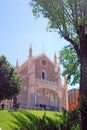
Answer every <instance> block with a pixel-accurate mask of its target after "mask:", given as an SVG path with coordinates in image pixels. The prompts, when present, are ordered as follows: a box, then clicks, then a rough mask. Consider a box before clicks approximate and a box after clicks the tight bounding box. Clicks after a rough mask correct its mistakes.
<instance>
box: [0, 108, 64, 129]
mask: <svg viewBox="0 0 87 130" xmlns="http://www.w3.org/2000/svg"><path fill="white" fill-rule="evenodd" d="M20 111H21V112H20ZM23 111H24V113H25V111H26V113H29V115H30V117H31V118H32V122H33V124H34V127H33V128H36V127H40V126H39V125H38V124H36V123H34V122H35V121H36V122H37V120H36V119H37V118H39V119H42V117H43V116H44V113H45V111H38V110H18V111H12V110H11V111H8V110H0V128H2V130H13V129H15V130H16V129H19V130H20V128H19V126H20V124H21V122H22V121H21V120H25V121H28V123H32V122H31V121H30V120H29V119H27V116H26V115H25V114H23ZM13 114H14V115H16V117H17V118H18V120H19V121H18V120H17V119H16V118H15V117H14V116H13ZM56 114H57V117H56V116H55V115H56ZM60 115H62V113H61V112H58V113H57V112H51V111H46V115H45V116H46V118H47V117H48V118H50V119H52V122H53V124H54V121H57V120H60ZM18 116H19V117H18ZM20 117H22V119H20ZM33 117H36V118H35V119H34V118H33ZM39 119H38V120H39ZM33 120H34V121H33ZM20 121H21V122H20ZM24 123H26V122H24ZM24 123H23V125H24ZM49 123H51V122H49ZM55 123H56V122H55ZM33 124H31V126H32V125H33ZM37 125H38V126H37ZM57 125H58V123H57ZM48 127H49V126H48ZM48 127H47V128H48ZM31 130H32V129H31ZM33 130H34V129H33Z"/></svg>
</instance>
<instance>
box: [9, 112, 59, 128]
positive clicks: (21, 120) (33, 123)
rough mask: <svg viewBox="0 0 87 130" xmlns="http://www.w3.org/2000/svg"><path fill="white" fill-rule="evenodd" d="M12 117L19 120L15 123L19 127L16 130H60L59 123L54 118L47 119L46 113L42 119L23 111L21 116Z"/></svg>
mask: <svg viewBox="0 0 87 130" xmlns="http://www.w3.org/2000/svg"><path fill="white" fill-rule="evenodd" d="M12 115H13V116H14V117H15V118H16V120H17V121H16V122H14V123H16V125H18V126H19V128H18V129H16V130H20V129H21V130H53V129H55V130H58V127H59V125H58V121H57V122H56V121H55V120H53V119H52V118H50V117H47V116H46V113H44V115H43V116H42V117H38V116H36V115H34V114H31V113H29V112H28V111H26V110H21V111H20V113H19V115H15V114H14V113H12ZM55 122H56V123H55ZM13 129H14V128H13Z"/></svg>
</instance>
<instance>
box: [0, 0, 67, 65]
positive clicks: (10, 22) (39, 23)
mask: <svg viewBox="0 0 87 130" xmlns="http://www.w3.org/2000/svg"><path fill="white" fill-rule="evenodd" d="M29 2H30V0H1V1H0V55H5V56H6V57H7V60H8V61H9V62H10V63H11V65H13V66H15V65H16V61H17V60H18V62H19V65H21V64H22V63H23V62H24V61H25V60H27V58H28V55H29V46H30V44H32V49H33V56H38V55H40V54H42V53H43V51H44V53H45V54H46V55H47V56H48V57H49V58H50V59H51V60H52V61H53V58H54V53H55V52H56V54H57V57H58V56H59V51H60V50H61V49H62V48H63V47H64V46H66V45H68V42H67V41H65V40H64V39H63V38H61V37H60V36H59V35H58V33H56V32H47V31H46V27H47V21H48V20H47V19H44V18H43V17H41V18H39V19H37V20H36V19H35V17H34V16H33V13H32V8H31V6H29ZM58 62H59V60H58Z"/></svg>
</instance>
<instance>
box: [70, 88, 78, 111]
mask: <svg viewBox="0 0 87 130" xmlns="http://www.w3.org/2000/svg"><path fill="white" fill-rule="evenodd" d="M78 96H79V89H75V88H73V89H70V90H68V103H69V110H73V109H74V108H75V107H76V106H77V105H78Z"/></svg>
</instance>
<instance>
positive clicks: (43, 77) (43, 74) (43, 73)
mask: <svg viewBox="0 0 87 130" xmlns="http://www.w3.org/2000/svg"><path fill="white" fill-rule="evenodd" d="M45 78H46V74H45V72H44V71H42V79H45Z"/></svg>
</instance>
